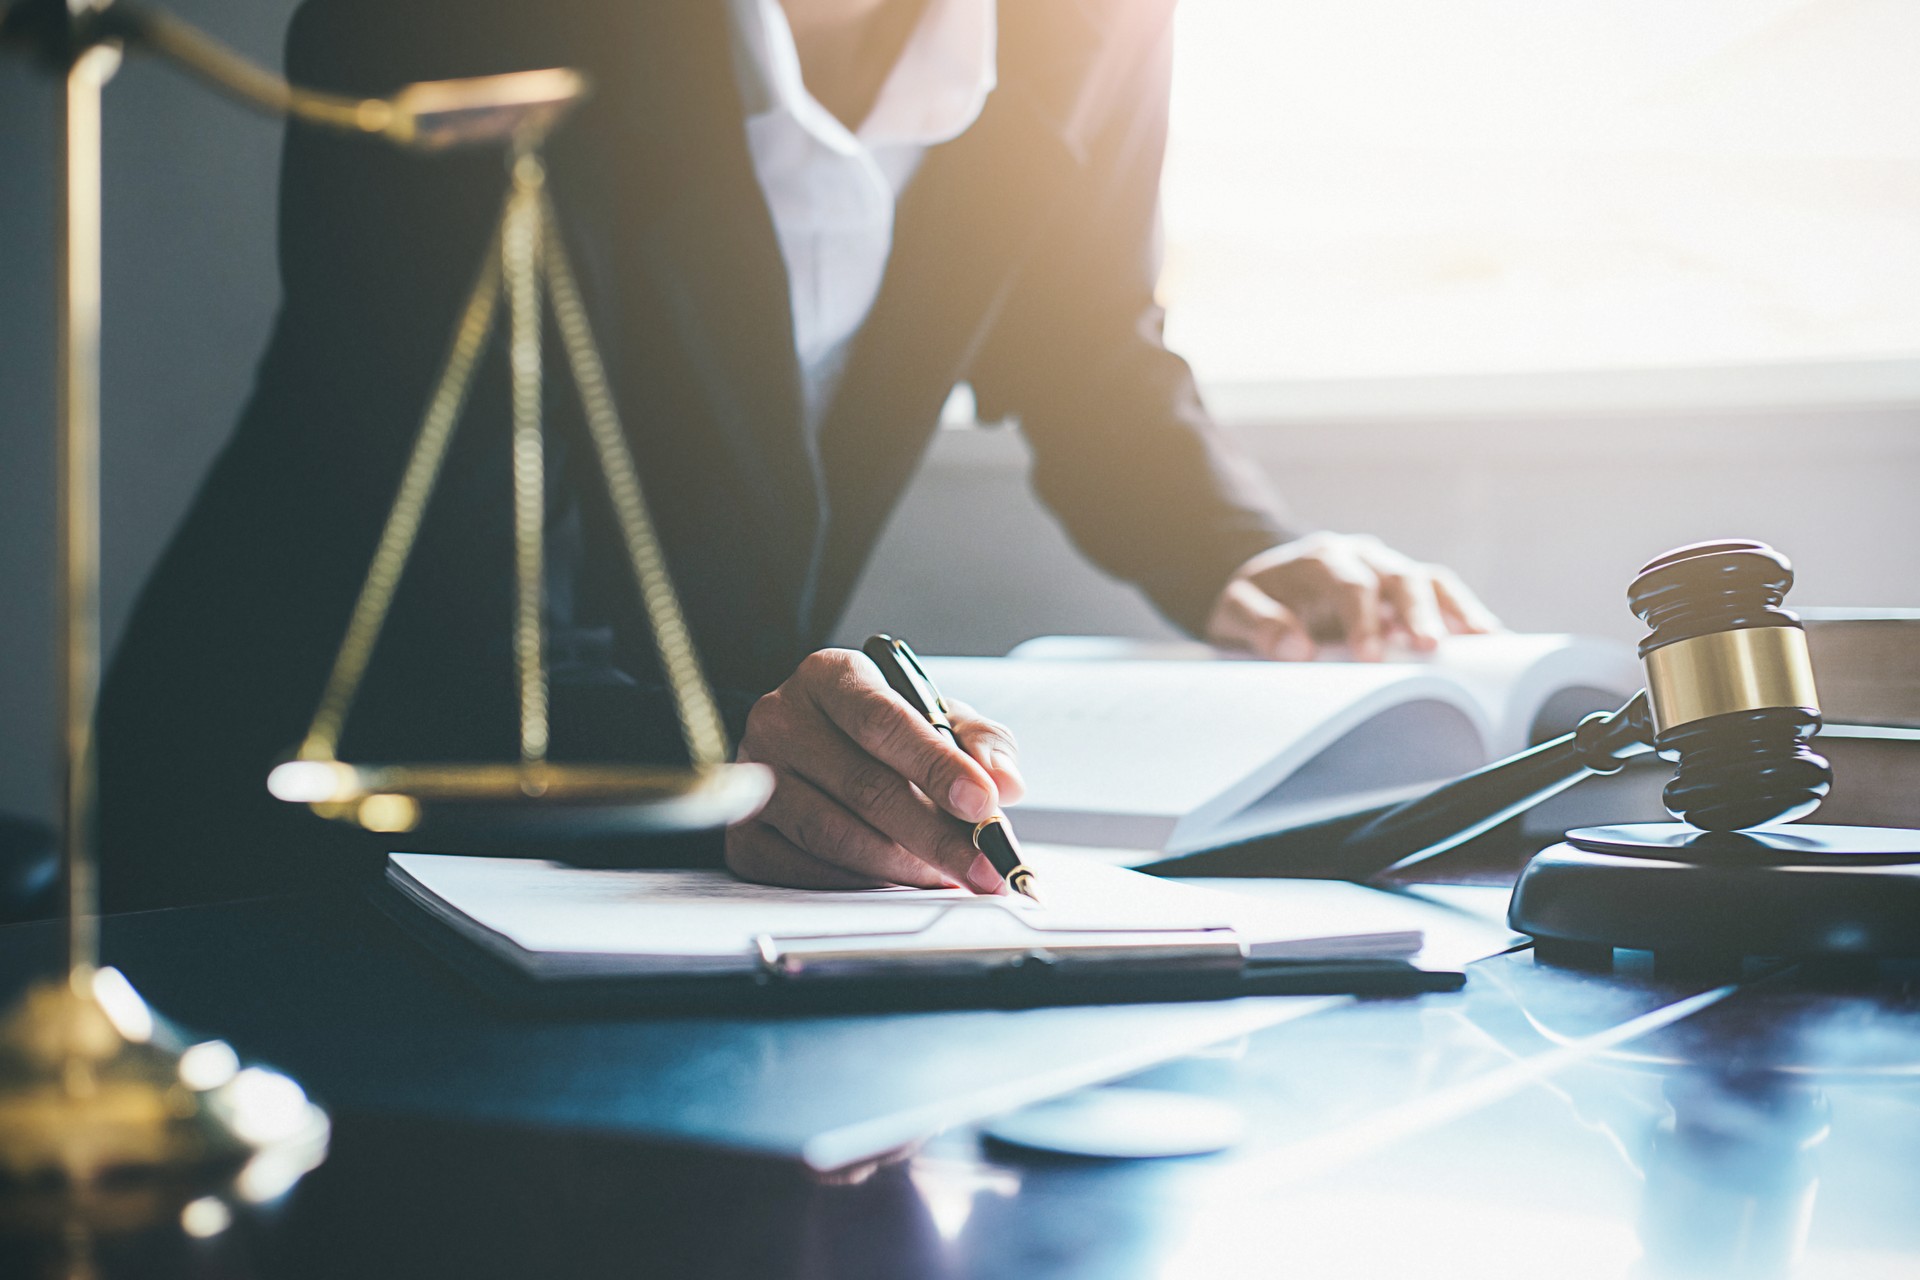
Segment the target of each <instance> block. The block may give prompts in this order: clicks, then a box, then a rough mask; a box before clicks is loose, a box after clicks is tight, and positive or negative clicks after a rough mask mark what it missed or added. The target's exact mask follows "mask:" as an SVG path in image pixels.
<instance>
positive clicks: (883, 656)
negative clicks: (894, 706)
mask: <svg viewBox="0 0 1920 1280" xmlns="http://www.w3.org/2000/svg"><path fill="white" fill-rule="evenodd" d="M860 652H862V653H864V654H866V655H867V656H868V657H869V658H871V659H873V665H875V666H876V667H879V668H880V674H881V675H882V676H883V677H884V678H885V679H886V682H887V687H888V688H890V689H892V690H893V691H894V692H895V693H897V694H899V695H900V698H901V700H902V701H904V702H905V703H906V704H907V705H908V706H910V707H912V708H913V709H914V710H915V711H916V712H918V713H919V714H920V715H921V716H923V717H925V719H926V721H927V723H928V724H930V725H932V726H933V727H934V728H935V729H937V730H939V731H940V732H941V733H944V734H946V735H947V737H949V738H951V739H953V744H954V745H955V746H956V747H957V746H959V745H960V737H959V734H958V733H957V732H956V731H955V729H954V726H953V718H952V711H953V704H952V703H949V702H948V701H947V700H946V699H945V698H943V697H941V696H940V691H939V690H938V689H936V688H934V687H933V677H931V676H929V675H928V674H927V669H926V668H925V667H923V666H921V665H920V656H919V655H918V654H916V653H915V652H914V651H913V649H912V647H911V646H909V645H908V644H907V642H906V641H905V640H896V639H894V638H893V637H892V636H888V635H878V636H868V637H867V642H866V643H865V644H863V645H861V646H860ZM973 847H974V848H976V849H978V850H979V851H980V852H981V854H982V855H983V856H984V857H985V858H986V859H987V861H988V862H990V863H992V864H993V869H994V870H995V871H997V872H999V873H1000V874H1001V875H1002V876H1004V877H1005V878H1006V882H1007V886H1008V887H1009V888H1011V889H1012V890H1013V891H1014V892H1015V893H1022V894H1025V895H1026V896H1027V897H1029V898H1032V899H1033V900H1034V901H1035V902H1038V901H1040V889H1039V886H1038V885H1037V884H1035V883H1034V877H1033V871H1032V869H1031V868H1029V867H1028V866H1027V864H1026V862H1025V860H1024V859H1023V858H1022V856H1021V853H1020V842H1019V841H1018V840H1016V839H1015V838H1014V835H1013V824H1012V823H1010V822H1008V821H1007V815H1006V814H1004V813H1001V812H999V811H998V810H997V809H996V810H995V811H994V812H993V813H992V814H990V815H988V816H987V817H985V818H982V819H981V820H980V821H979V822H976V823H974V824H973Z"/></svg>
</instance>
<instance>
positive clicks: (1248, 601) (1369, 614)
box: [1207, 533, 1505, 662]
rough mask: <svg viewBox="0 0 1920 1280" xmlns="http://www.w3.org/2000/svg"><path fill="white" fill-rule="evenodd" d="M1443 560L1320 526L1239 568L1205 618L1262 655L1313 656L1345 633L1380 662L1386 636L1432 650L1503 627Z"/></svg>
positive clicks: (1238, 645) (1230, 643)
mask: <svg viewBox="0 0 1920 1280" xmlns="http://www.w3.org/2000/svg"><path fill="white" fill-rule="evenodd" d="M1503 630H1505V628H1504V627H1502V626H1501V625H1500V620H1499V619H1498V618H1496V617H1494V616H1493V614H1492V613H1491V612H1490V611H1489V610H1488V609H1487V607H1486V606H1485V605H1483V604H1481V603H1480V599H1479V597H1477V596H1475V595H1474V594H1473V592H1472V590H1470V589H1469V588H1468V587H1467V586H1466V584H1465V583H1463V582H1461V581H1460V579H1459V577H1458V576H1457V575H1456V574H1455V573H1454V572H1453V571H1452V570H1451V569H1448V568H1446V567H1445V566H1443V565H1437V564H1422V563H1420V562H1418V561H1416V560H1414V559H1413V558H1412V557H1410V556H1406V555H1403V554H1402V553H1400V552H1398V551H1395V550H1394V549H1393V548H1392V547H1389V546H1387V545H1386V544H1385V543H1384V542H1382V541H1380V539H1378V538H1376V537H1373V536H1372V535H1370V534H1349V533H1315V534H1309V535H1308V536H1307V537H1304V538H1296V539H1294V540H1293V541H1292V542H1286V543H1282V544H1281V545H1279V546H1277V547H1274V548H1272V549H1271V550H1268V551H1263V552H1261V553H1260V554H1259V555H1257V556H1255V557H1253V559H1251V560H1249V561H1247V562H1246V563H1245V564H1243V565H1241V566H1240V568H1239V569H1237V570H1235V572H1234V575H1233V577H1232V578H1231V579H1230V580H1229V581H1228V583H1227V585H1226V587H1225V589H1223V590H1222V591H1221V593H1220V597H1219V600H1218V602H1217V603H1215V605H1214V607H1213V614H1212V616H1211V617H1210V618H1209V619H1208V621H1207V639H1209V640H1211V641H1213V642H1214V643H1215V644H1218V645H1224V646H1226V647H1228V648H1233V649H1245V650H1247V651H1248V652H1250V653H1253V654H1256V655H1258V656H1259V657H1263V658H1275V659H1279V660H1281V661H1293V662H1305V661H1308V660H1309V659H1311V658H1312V657H1313V656H1314V654H1315V652H1316V649H1317V644H1318V643H1325V642H1334V641H1342V640H1344V641H1345V642H1346V644H1347V646H1348V648H1349V649H1350V650H1351V652H1352V655H1353V657H1354V658H1355V660H1357V661H1360V662H1378V661H1379V660H1380V659H1381V658H1382V657H1384V656H1385V652H1386V642H1387V641H1388V640H1392V639H1396V638H1399V639H1405V640H1406V641H1407V642H1408V643H1409V644H1411V645H1412V646H1413V648H1414V650H1415V651H1416V652H1420V653H1430V652H1432V651H1433V650H1434V649H1435V648H1436V647H1438V645H1439V643H1440V639H1441V637H1442V636H1445V635H1447V634H1449V633H1452V634H1454V635H1485V634H1488V633H1489V632H1495V631H1503Z"/></svg>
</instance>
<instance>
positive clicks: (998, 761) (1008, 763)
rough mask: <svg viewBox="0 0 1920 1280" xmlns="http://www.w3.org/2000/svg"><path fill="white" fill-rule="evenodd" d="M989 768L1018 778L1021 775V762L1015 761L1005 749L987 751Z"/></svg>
mask: <svg viewBox="0 0 1920 1280" xmlns="http://www.w3.org/2000/svg"><path fill="white" fill-rule="evenodd" d="M987 768H989V769H991V770H993V771H994V772H995V773H1004V774H1006V775H1007V776H1008V777H1009V778H1013V779H1016V780H1018V779H1019V777H1020V766H1019V764H1017V763H1016V762H1015V761H1014V758H1013V757H1012V756H1010V755H1008V754H1007V753H1006V752H1004V751H989V752H987Z"/></svg>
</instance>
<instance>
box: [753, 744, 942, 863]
mask: <svg viewBox="0 0 1920 1280" xmlns="http://www.w3.org/2000/svg"><path fill="white" fill-rule="evenodd" d="M778 773H779V782H778V785H777V786H775V787H774V790H773V797H772V798H771V799H770V800H768V801H767V807H766V808H765V809H763V810H761V812H760V822H761V823H762V824H764V825H766V826H769V827H772V828H773V829H774V830H775V831H778V832H779V833H780V834H781V835H782V836H784V837H786V839H787V840H788V841H789V842H790V843H792V844H793V845H794V847H796V848H798V849H801V850H803V851H804V850H819V851H821V852H822V853H823V854H826V855H828V856H829V857H830V858H831V860H832V864H833V865H834V866H835V867H838V868H840V869H841V870H843V871H845V872H850V873H852V874H853V875H855V876H856V877H859V878H863V879H866V880H868V881H870V882H875V883H879V884H904V885H912V886H914V887H916V888H920V889H945V888H949V887H952V886H954V885H957V884H959V883H960V882H961V878H962V876H964V875H965V873H966V870H967V868H968V866H969V865H970V864H971V863H972V861H973V858H974V849H973V846H972V844H971V843H970V842H969V841H968V839H967V837H966V828H964V827H962V826H960V824H958V823H956V822H953V821H952V820H951V819H947V818H944V817H942V815H941V814H940V813H939V811H938V810H936V809H934V808H933V807H932V806H931V805H929V804H927V803H926V802H925V801H924V800H919V801H917V804H918V806H919V807H920V808H921V809H922V810H923V814H922V822H921V823H920V824H918V825H920V826H922V827H923V829H924V830H925V832H926V833H928V834H929V835H931V836H932V837H933V843H934V844H936V845H937V846H938V847H937V849H929V850H927V851H926V853H927V854H930V855H933V856H932V857H929V856H921V855H916V854H915V853H909V852H908V851H907V849H906V847H905V846H903V845H902V844H900V843H899V841H898V840H896V839H894V838H892V837H891V836H889V835H886V834H882V833H881V832H880V831H879V830H876V829H875V828H874V827H873V826H872V825H871V824H870V823H869V822H868V821H867V820H866V819H865V817H864V815H863V814H861V813H855V812H854V811H853V810H852V809H850V808H848V807H847V805H846V804H845V803H843V802H842V801H841V800H840V799H839V798H837V797H835V796H831V795H828V794H827V793H826V792H825V791H822V790H821V789H820V788H819V787H817V786H815V785H814V784H813V783H812V782H811V781H809V780H808V779H806V778H804V777H801V776H800V775H798V774H796V773H792V772H790V771H785V770H782V771H778ZM896 781H899V789H900V790H901V792H903V793H904V792H905V791H906V783H905V782H904V781H903V780H898V779H897V778H896ZM908 803H914V802H912V801H908ZM898 825H902V826H912V825H915V824H913V823H911V822H908V823H901V824H898ZM941 826H944V827H945V828H946V829H947V831H946V835H945V838H942V837H941V835H940V834H939V828H940V827H941ZM942 862H945V863H949V864H953V866H954V870H953V873H952V874H948V873H947V872H945V871H944V870H943V869H942V865H941V863H942Z"/></svg>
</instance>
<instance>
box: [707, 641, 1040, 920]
mask: <svg viewBox="0 0 1920 1280" xmlns="http://www.w3.org/2000/svg"><path fill="white" fill-rule="evenodd" d="M909 652H910V651H909ZM945 706H946V708H947V711H946V715H947V719H948V723H949V728H948V729H946V730H942V729H938V728H936V727H935V726H934V725H933V724H932V723H931V722H930V721H929V720H928V719H927V718H926V717H925V716H924V715H922V714H920V713H919V712H917V711H916V709H915V708H914V707H913V706H911V705H909V703H907V702H906V701H904V700H903V699H902V697H901V696H900V695H899V694H898V693H897V692H895V691H894V690H893V689H892V688H891V687H890V686H889V684H888V682H887V680H886V678H885V676H884V675H883V674H882V672H881V669H880V667H879V666H878V665H877V664H876V663H875V662H874V661H873V660H872V659H871V658H869V657H868V656H866V655H864V654H862V653H859V652H855V651H852V650H846V649H826V650H822V651H820V652H818V653H815V654H813V655H811V656H809V657H808V658H807V659H806V660H805V661H804V662H802V663H801V664H800V666H799V668H798V669H797V670H796V671H795V672H794V674H793V675H792V676H791V677H789V678H788V679H787V681H786V682H785V683H783V684H782V685H781V686H780V687H779V688H778V689H776V690H774V691H773V692H772V693H770V694H768V695H766V696H765V697H763V698H762V699H760V701H759V702H758V703H757V704H755V706H754V709H753V713H752V715H750V716H749V717H748V720H747V729H746V733H745V735H744V736H743V737H742V739H741V744H740V758H741V759H742V760H752V761H756V762H758V763H761V764H764V765H767V766H768V767H770V768H771V769H772V770H773V771H774V778H775V784H774V792H773V797H772V799H771V800H769V801H768V803H767V806H766V808H765V809H764V810H763V811H762V812H761V813H760V814H759V815H758V816H757V817H756V818H754V819H753V820H751V821H749V822H745V823H741V824H739V825H737V826H735V827H732V828H730V829H729V830H728V831H727V836H726V854H727V866H728V867H729V868H730V869H731V870H732V871H733V872H734V874H736V875H738V876H740V877H741V878H743V879H747V880H757V881H761V882H763V883H768V884H783V885H793V886H796V887H802V888H819V889H846V888H863V887H871V886H875V885H889V884H900V885H912V886H917V887H923V888H941V887H947V886H954V885H964V886H965V887H967V888H969V889H972V890H973V891H975V892H976V893H1001V892H1005V889H1006V880H1005V877H1004V876H1003V875H1002V874H1001V872H1000V871H998V870H996V869H995V868H994V865H993V862H992V860H991V859H990V858H988V857H987V856H986V853H985V852H984V850H983V849H982V848H980V847H977V846H976V845H975V844H974V830H975V827H976V826H977V825H978V824H980V823H982V822H986V821H988V820H990V819H992V818H994V817H995V816H996V815H998V814H999V812H1000V805H1001V803H1002V801H1003V800H1004V801H1006V802H1011V801H1013V800H1016V799H1018V798H1019V797H1020V795H1021V792H1022V784H1021V780H1020V773H1019V769H1018V766H1017V763H1016V755H1015V748H1014V743H1013V738H1012V735H1011V734H1010V733H1008V731H1007V730H1006V729H1005V728H1004V727H1003V726H1001V725H999V724H996V723H995V722H994V721H992V720H989V719H987V718H985V717H983V716H980V715H979V714H977V713H975V712H974V711H973V710H972V709H971V708H969V707H967V706H965V705H964V704H961V703H958V702H954V701H952V700H948V701H946V703H945ZM987 839H988V840H989V841H991V839H992V837H991V836H988V837H987Z"/></svg>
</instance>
